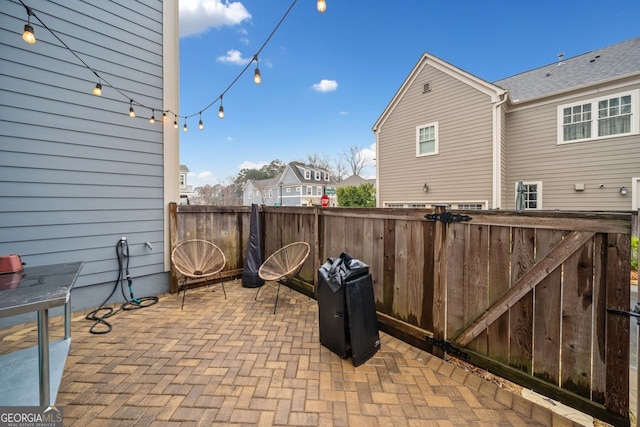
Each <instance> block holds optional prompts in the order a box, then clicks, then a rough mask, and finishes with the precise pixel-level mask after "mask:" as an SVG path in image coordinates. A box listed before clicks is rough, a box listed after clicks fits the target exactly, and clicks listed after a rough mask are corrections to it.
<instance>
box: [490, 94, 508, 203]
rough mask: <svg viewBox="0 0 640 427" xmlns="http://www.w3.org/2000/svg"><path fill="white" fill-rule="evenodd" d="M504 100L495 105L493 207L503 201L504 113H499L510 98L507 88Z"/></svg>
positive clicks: (502, 95) (503, 95)
mask: <svg viewBox="0 0 640 427" xmlns="http://www.w3.org/2000/svg"><path fill="white" fill-rule="evenodd" d="M500 96H501V97H503V98H502V100H500V101H498V102H496V103H495V104H494V105H493V106H494V107H495V108H494V109H493V180H492V182H493V191H492V193H493V199H492V206H491V207H492V209H501V208H502V206H501V201H502V160H501V159H502V139H501V138H500V135H501V131H502V115H501V114H499V113H498V111H499V109H500V106H501V105H502V104H504V103H505V102H507V99H508V98H509V97H508V96H507V91H506V90H505V91H504V92H503V93H502V94H501V95H500Z"/></svg>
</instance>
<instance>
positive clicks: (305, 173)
mask: <svg viewBox="0 0 640 427" xmlns="http://www.w3.org/2000/svg"><path fill="white" fill-rule="evenodd" d="M304 179H311V171H308V170H305V171H304Z"/></svg>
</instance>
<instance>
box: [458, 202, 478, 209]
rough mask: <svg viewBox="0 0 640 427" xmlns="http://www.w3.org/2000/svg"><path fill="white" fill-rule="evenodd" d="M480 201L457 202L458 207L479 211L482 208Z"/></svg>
mask: <svg viewBox="0 0 640 427" xmlns="http://www.w3.org/2000/svg"><path fill="white" fill-rule="evenodd" d="M482 207H483V205H482V203H459V204H458V209H464V210H467V211H481V210H482Z"/></svg>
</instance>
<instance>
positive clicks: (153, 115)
mask: <svg viewBox="0 0 640 427" xmlns="http://www.w3.org/2000/svg"><path fill="white" fill-rule="evenodd" d="M155 122H156V118H155V114H154V111H153V108H152V109H151V117H150V118H149V123H151V124H154V123H155Z"/></svg>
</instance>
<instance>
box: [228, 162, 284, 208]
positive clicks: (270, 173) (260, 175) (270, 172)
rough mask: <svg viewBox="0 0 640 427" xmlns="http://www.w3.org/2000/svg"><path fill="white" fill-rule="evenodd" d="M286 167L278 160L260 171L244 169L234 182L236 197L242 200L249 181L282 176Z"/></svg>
mask: <svg viewBox="0 0 640 427" xmlns="http://www.w3.org/2000/svg"><path fill="white" fill-rule="evenodd" d="M286 166H287V165H285V164H284V163H283V162H282V161H281V160H279V159H276V160H273V161H271V163H269V164H268V165H264V166H262V167H261V168H260V169H242V170H241V171H240V172H239V173H238V175H236V177H235V178H234V180H233V185H234V186H235V192H236V197H239V198H240V199H242V189H243V188H244V185H245V184H246V182H247V181H248V180H250V179H257V180H260V179H267V178H273V177H275V176H278V175H279V174H281V173H282V171H284V168H285V167H286Z"/></svg>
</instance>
